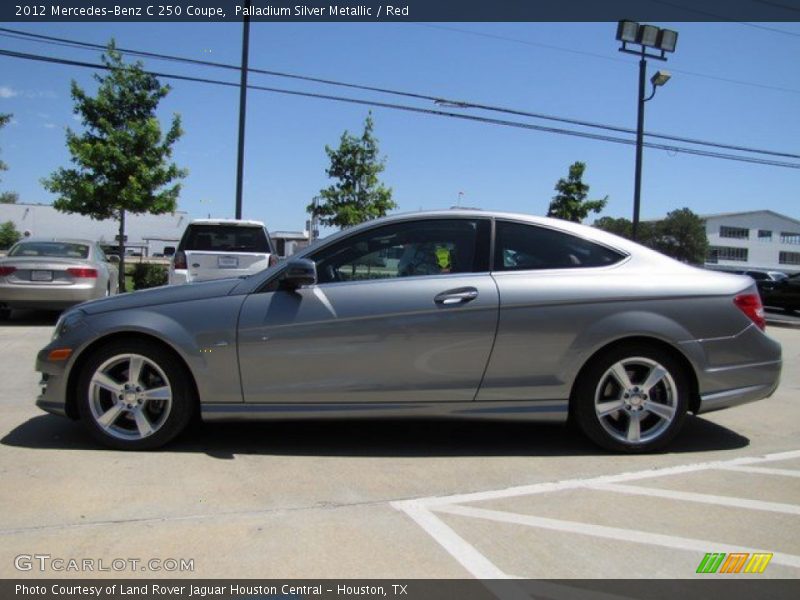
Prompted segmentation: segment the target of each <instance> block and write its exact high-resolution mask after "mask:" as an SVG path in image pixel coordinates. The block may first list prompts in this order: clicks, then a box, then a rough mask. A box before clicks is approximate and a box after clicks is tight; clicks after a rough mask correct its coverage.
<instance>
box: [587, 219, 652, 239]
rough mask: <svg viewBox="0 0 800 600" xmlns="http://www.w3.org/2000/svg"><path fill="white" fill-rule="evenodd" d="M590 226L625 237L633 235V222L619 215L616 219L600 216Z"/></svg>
mask: <svg viewBox="0 0 800 600" xmlns="http://www.w3.org/2000/svg"><path fill="white" fill-rule="evenodd" d="M640 225H641V223H640ZM592 227H597V228H598V229H602V230H603V231H607V232H609V233H613V234H615V235H618V236H620V237H624V238H627V239H631V237H632V236H633V224H632V223H631V222H630V221H629V220H628V219H626V218H625V217H619V218H618V219H615V218H614V217H601V218H599V219H597V220H596V221H595V222H594V223H592Z"/></svg>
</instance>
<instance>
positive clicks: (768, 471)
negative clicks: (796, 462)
mask: <svg viewBox="0 0 800 600" xmlns="http://www.w3.org/2000/svg"><path fill="white" fill-rule="evenodd" d="M720 469H724V470H725V471H741V472H742V473H756V474H758V475H781V476H783V477H800V471H795V470H794V469H773V468H771V467H749V466H745V465H730V466H723V467H720Z"/></svg>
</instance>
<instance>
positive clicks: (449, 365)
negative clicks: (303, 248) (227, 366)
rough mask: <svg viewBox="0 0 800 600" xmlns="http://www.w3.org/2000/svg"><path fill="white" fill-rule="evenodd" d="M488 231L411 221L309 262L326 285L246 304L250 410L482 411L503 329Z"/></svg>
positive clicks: (245, 381)
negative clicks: (340, 406) (458, 406)
mask: <svg viewBox="0 0 800 600" xmlns="http://www.w3.org/2000/svg"><path fill="white" fill-rule="evenodd" d="M490 229H491V224H490V222H489V220H488V219H466V218H465V219H455V218H448V219H428V220H424V221H419V220H410V221H403V222H399V223H394V224H389V225H383V226H379V227H375V228H372V229H369V230H367V231H362V232H359V233H357V234H354V235H353V236H350V237H348V238H346V239H344V240H342V241H339V242H337V243H334V244H332V245H329V246H326V247H323V248H321V249H320V250H318V251H317V252H316V253H314V254H312V255H310V256H309V258H311V259H313V260H314V261H315V262H316V264H317V270H318V284H317V285H313V286H308V287H303V288H299V289H297V290H294V291H290V290H286V289H280V288H279V286H277V285H275V284H271V285H269V286H267V288H266V289H265V290H264V291H262V292H260V293H254V294H251V295H249V296H248V297H247V299H246V300H245V302H244V304H243V307H242V312H241V315H240V322H239V360H240V368H241V375H242V388H243V393H244V399H245V401H246V402H254V403H287V402H312V403H314V402H316V403H318V402H330V403H334V402H336V403H365V402H432V401H436V402H439V401H441V402H455V401H472V400H473V399H474V397H475V395H476V393H477V389H478V386H479V384H480V381H481V378H482V376H483V372H484V369H485V367H486V364H487V361H488V358H489V354H490V352H491V348H492V343H493V341H494V335H495V330H496V326H497V312H498V293H497V286H496V284H495V283H494V280H493V279H492V277H491V276H490V274H489V272H488V262H489V238H490Z"/></svg>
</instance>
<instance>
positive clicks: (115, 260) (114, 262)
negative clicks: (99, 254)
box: [108, 254, 119, 265]
mask: <svg viewBox="0 0 800 600" xmlns="http://www.w3.org/2000/svg"><path fill="white" fill-rule="evenodd" d="M108 262H110V263H111V264H112V265H118V264H119V256H117V255H116V254H111V255H109V257H108Z"/></svg>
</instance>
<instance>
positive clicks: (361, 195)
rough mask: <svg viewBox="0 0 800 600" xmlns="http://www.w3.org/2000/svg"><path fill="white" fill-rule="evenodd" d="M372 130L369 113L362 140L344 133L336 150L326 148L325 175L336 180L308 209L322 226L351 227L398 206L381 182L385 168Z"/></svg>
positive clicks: (321, 192) (322, 191) (390, 192)
mask: <svg viewBox="0 0 800 600" xmlns="http://www.w3.org/2000/svg"><path fill="white" fill-rule="evenodd" d="M372 129H373V123H372V113H370V114H368V115H367V118H366V121H365V122H364V132H363V133H362V134H361V136H360V137H358V136H354V135H351V134H350V133H349V132H347V131H345V132H344V133H343V134H342V137H341V140H340V141H339V147H338V148H337V149H333V148H331V147H330V146H325V152H326V153H327V154H328V157H329V158H330V161H331V166H330V167H328V169H327V170H326V171H325V172H326V173H327V175H328V177H330V178H331V179H336V180H337V181H336V182H335V183H333V184H332V185H330V186H328V187H327V188H325V189H323V190H320V193H319V196H317V197H316V198H314V201H313V202H312V203H311V204H309V205H308V207H307V209H306V210H308V212H309V213H311V215H312V216H316V217H319V218H320V221H321V222H322V224H323V225H333V226H335V227H339V228H344V227H350V226H352V225H357V224H359V223H362V222H364V221H368V220H370V219H376V218H378V217H382V216H384V215H385V214H386V213H387V212H389V211H390V210H392V209H393V208H396V207H397V204H395V202H394V201H393V200H392V190H391V188H387V187H385V186H384V185H383V184H382V183H381V182H380V180H379V179H378V175H379V174H380V173H381V172H382V171H383V170H384V168H385V167H386V165H385V159H383V158H381V157H380V154H379V150H378V140H377V139H375V137H374V136H373V134H372Z"/></svg>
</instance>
